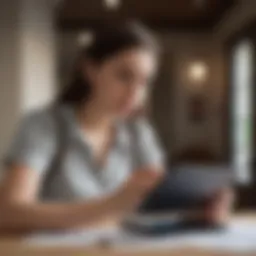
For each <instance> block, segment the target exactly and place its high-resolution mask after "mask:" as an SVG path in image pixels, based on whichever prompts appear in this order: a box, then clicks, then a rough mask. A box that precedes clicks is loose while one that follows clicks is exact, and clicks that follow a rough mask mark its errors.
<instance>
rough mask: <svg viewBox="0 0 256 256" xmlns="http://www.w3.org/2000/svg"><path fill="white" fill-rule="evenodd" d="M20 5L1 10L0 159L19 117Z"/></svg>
mask: <svg viewBox="0 0 256 256" xmlns="http://www.w3.org/2000/svg"><path fill="white" fill-rule="evenodd" d="M17 13H18V5H16V6H15V5H14V6H11V5H10V1H2V2H1V8H0V16H1V22H0V35H1V39H0V40H1V43H0V56H1V61H0V157H2V156H3V154H4V151H5V148H6V147H7V145H8V143H9V139H10V137H11V134H12V132H13V128H14V124H15V122H16V119H17V117H18V105H19V97H18V90H19V89H18V88H19V87H20V81H19V75H18V74H19V31H18V30H17V27H16V26H17V23H18V15H17Z"/></svg>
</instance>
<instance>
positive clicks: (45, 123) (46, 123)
mask: <svg viewBox="0 0 256 256" xmlns="http://www.w3.org/2000/svg"><path fill="white" fill-rule="evenodd" d="M54 119H55V118H54V111H53V108H52V107H44V108H37V109H34V110H32V111H29V112H28V113H26V114H24V115H23V118H22V123H23V124H25V125H26V126H27V127H34V128H35V127H41V128H42V129H43V128H50V127H52V126H54V122H55V120H54Z"/></svg>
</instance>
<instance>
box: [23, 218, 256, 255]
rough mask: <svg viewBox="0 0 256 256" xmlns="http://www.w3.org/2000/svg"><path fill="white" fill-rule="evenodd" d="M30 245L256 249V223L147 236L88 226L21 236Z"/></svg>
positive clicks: (244, 222)
mask: <svg viewBox="0 0 256 256" xmlns="http://www.w3.org/2000/svg"><path fill="white" fill-rule="evenodd" d="M24 242H25V243H27V244H29V245H32V246H69V247H70V246H88V245H92V244H97V243H99V242H107V243H109V244H111V245H112V246H113V247H118V248H121V249H122V248H123V249H125V248H127V249H129V250H144V249H146V250H148V249H150V250H154V249H173V248H182V247H193V248H194V247H197V248H199V249H200V248H201V249H209V250H214V251H228V252H256V222H252V221H233V222H231V223H230V225H229V226H228V227H227V229H225V230H223V231H213V232H194V233H190V234H185V233H184V234H181V235H174V234H172V235H169V236H165V237H158V238H148V237H143V236H137V235H132V234H130V233H127V232H125V231H123V230H120V229H117V228H101V229H99V228H98V229H88V230H84V231H73V232H67V233H45V234H33V235H30V236H28V237H27V238H25V239H24Z"/></svg>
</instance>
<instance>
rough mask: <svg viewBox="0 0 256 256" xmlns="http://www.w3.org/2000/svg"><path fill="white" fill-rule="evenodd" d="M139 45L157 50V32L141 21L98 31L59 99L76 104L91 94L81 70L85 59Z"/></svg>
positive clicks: (101, 58)
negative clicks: (150, 30) (151, 31)
mask: <svg viewBox="0 0 256 256" xmlns="http://www.w3.org/2000/svg"><path fill="white" fill-rule="evenodd" d="M136 47H141V48H146V49H149V50H150V51H152V52H154V53H157V52H158V45H157V42H156V40H155V38H154V36H153V35H152V34H151V33H150V32H149V30H148V29H146V28H145V27H144V26H142V25H140V24H138V23H134V22H128V23H125V24H121V25H119V26H112V27H107V28H104V29H103V30H99V31H96V32H95V34H94V35H93V42H92V43H91V45H89V46H88V47H86V48H85V49H82V51H81V53H80V54H79V56H78V60H77V63H76V65H75V69H74V73H73V76H72V79H71V82H70V83H69V84H68V85H67V86H66V87H65V88H64V89H63V91H62V92H61V93H60V96H59V98H58V100H57V103H60V104H71V105H76V106H77V105H81V104H83V103H85V102H86V101H87V100H88V98H89V97H90V94H91V86H90V84H89V82H88V81H87V80H86V79H85V78H84V75H83V72H82V63H84V61H85V60H91V61H93V62H94V63H101V62H103V61H105V60H107V59H108V58H110V57H112V56H114V55H115V54H117V53H118V52H120V51H123V50H128V49H130V48H136Z"/></svg>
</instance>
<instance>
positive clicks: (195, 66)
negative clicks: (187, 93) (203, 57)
mask: <svg viewBox="0 0 256 256" xmlns="http://www.w3.org/2000/svg"><path fill="white" fill-rule="evenodd" d="M188 78H189V82H190V83H192V84H193V86H194V87H196V88H197V89H199V88H201V87H202V86H203V85H204V83H205V82H206V81H207V78H208V66H207V65H206V64H205V63H204V62H201V61H197V62H193V63H191V64H190V65H189V67H188Z"/></svg>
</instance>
